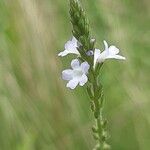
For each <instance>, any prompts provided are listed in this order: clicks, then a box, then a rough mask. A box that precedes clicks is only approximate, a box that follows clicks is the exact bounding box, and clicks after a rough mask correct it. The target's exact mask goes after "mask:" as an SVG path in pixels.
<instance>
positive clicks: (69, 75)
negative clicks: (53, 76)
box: [62, 69, 73, 81]
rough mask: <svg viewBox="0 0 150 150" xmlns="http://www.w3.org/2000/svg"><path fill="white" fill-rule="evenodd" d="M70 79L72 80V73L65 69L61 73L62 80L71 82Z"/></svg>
mask: <svg viewBox="0 0 150 150" xmlns="http://www.w3.org/2000/svg"><path fill="white" fill-rule="evenodd" d="M72 78H73V71H72V70H71V69H67V70H64V71H63V72H62V79H63V80H67V81H69V80H72Z"/></svg>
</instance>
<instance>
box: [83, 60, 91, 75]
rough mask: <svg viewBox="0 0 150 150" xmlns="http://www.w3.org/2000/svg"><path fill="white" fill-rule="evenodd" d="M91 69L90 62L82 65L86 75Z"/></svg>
mask: <svg viewBox="0 0 150 150" xmlns="http://www.w3.org/2000/svg"><path fill="white" fill-rule="evenodd" d="M89 68H90V65H89V64H88V62H86V61H85V62H83V63H82V64H81V69H82V71H83V73H84V74H87V73H88V70H89Z"/></svg>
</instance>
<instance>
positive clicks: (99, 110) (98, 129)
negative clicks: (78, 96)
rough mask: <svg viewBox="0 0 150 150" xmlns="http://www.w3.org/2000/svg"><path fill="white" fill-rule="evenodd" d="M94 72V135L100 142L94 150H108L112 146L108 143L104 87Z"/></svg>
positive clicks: (92, 91) (92, 89) (92, 90)
mask: <svg viewBox="0 0 150 150" xmlns="http://www.w3.org/2000/svg"><path fill="white" fill-rule="evenodd" d="M92 73H93V81H92V83H91V84H92V88H91V93H93V99H92V101H93V103H94V109H93V113H94V118H95V121H96V126H94V127H93V135H94V138H95V140H97V142H98V144H97V145H96V146H95V148H94V150H108V149H110V146H109V145H108V144H107V143H106V140H107V138H108V134H107V131H106V125H107V121H106V120H105V119H104V118H103V103H104V96H103V89H102V85H99V84H98V81H97V78H98V76H97V75H96V74H95V71H94V70H93V71H92Z"/></svg>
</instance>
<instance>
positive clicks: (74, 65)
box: [71, 59, 80, 69]
mask: <svg viewBox="0 0 150 150" xmlns="http://www.w3.org/2000/svg"><path fill="white" fill-rule="evenodd" d="M79 65H80V62H79V60H78V59H73V60H72V61H71V67H72V69H75V68H78V67H79Z"/></svg>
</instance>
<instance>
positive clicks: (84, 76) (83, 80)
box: [79, 74, 88, 86]
mask: <svg viewBox="0 0 150 150" xmlns="http://www.w3.org/2000/svg"><path fill="white" fill-rule="evenodd" d="M87 81H88V78H87V76H86V75H85V74H83V75H82V77H81V78H80V82H79V85H80V86H83V85H84V84H85V83H86V82H87Z"/></svg>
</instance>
